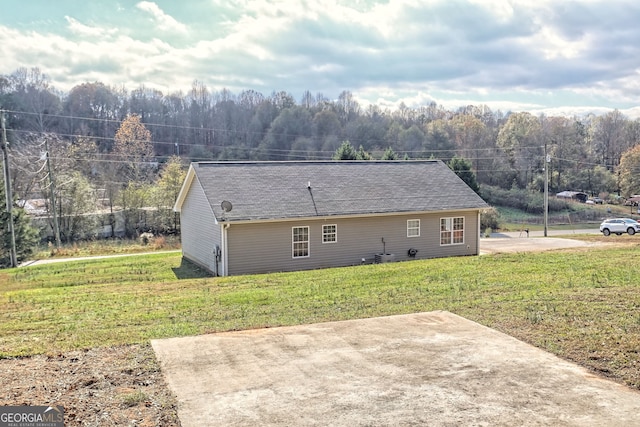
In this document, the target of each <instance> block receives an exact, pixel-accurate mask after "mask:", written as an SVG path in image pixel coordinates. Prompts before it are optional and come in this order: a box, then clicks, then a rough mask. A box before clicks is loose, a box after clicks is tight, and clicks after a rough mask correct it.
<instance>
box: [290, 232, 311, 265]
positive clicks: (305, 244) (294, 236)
mask: <svg viewBox="0 0 640 427" xmlns="http://www.w3.org/2000/svg"><path fill="white" fill-rule="evenodd" d="M291 253H292V256H293V258H305V257H308V256H309V227H293V228H292V229H291Z"/></svg>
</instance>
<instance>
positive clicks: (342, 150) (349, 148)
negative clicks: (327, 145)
mask: <svg viewBox="0 0 640 427" xmlns="http://www.w3.org/2000/svg"><path fill="white" fill-rule="evenodd" d="M357 159H358V153H356V150H355V148H353V145H351V143H350V142H349V141H344V142H343V143H342V145H341V146H340V147H338V149H337V150H336V152H335V153H334V154H333V160H357Z"/></svg>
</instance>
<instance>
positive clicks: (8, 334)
mask: <svg viewBox="0 0 640 427" xmlns="http://www.w3.org/2000/svg"><path fill="white" fill-rule="evenodd" d="M616 237H618V236H616ZM594 238H596V237H593V236H592V237H589V239H594ZM599 238H602V239H604V238H603V237H599ZM610 239H611V238H609V240H608V241H609V242H610V241H611V240H610ZM616 241H617V242H625V245H623V246H615V247H614V246H611V247H603V248H597V249H594V248H590V249H589V250H572V251H553V252H544V253H520V254H499V255H483V256H479V257H463V258H445V259H434V260H420V261H411V262H402V263H389V264H379V265H365V266H356V267H349V268H336V269H326V270H315V271H307V272H295V273H277V274H265V275H255V276H238V277H228V278H212V277H207V276H206V275H204V274H203V273H202V272H201V271H199V270H198V269H197V268H195V267H194V266H192V265H191V264H188V263H183V262H182V260H181V256H180V254H179V253H170V254H166V253H163V254H153V255H137V256H132V257H125V258H113V259H99V260H91V261H73V262H68V263H58V264H49V265H38V266H31V267H26V268H19V269H9V270H4V271H2V272H0V357H12V356H26V355H32V354H39V353H47V354H56V353H59V352H64V351H68V350H72V349H81V348H92V347H101V346H110V345H120V344H131V343H143V342H148V340H149V339H153V338H163V337H174V336H183V335H192V334H203V333H207V332H216V331H226V330H238V329H247V328H264V327H275V326H280V325H295V324H305V323H314V322H323V321H332V320H344V319H353V318H366V317H374V316H385V315H392V314H401V313H413V312H421V311H431V310H448V311H451V312H453V313H456V314H459V315H461V316H464V317H466V318H468V319H471V320H475V321H477V322H479V323H481V324H484V325H487V326H490V327H493V328H495V329H498V330H500V331H503V332H506V333H508V334H510V335H512V336H515V337H517V338H520V339H522V340H524V341H527V342H530V343H532V344H534V345H536V346H538V347H541V348H543V349H546V350H548V351H551V352H553V353H555V354H557V355H559V356H561V357H563V358H566V359H569V360H573V361H575V362H577V363H580V364H582V365H583V366H586V367H589V368H591V369H593V370H595V371H598V372H600V373H602V374H603V375H605V376H608V377H611V378H614V379H616V380H619V381H621V382H624V383H626V384H628V385H630V386H632V387H635V388H638V389H640V353H639V351H640V350H639V349H640V310H639V308H640V270H638V269H637V268H633V267H632V266H633V265H634V264H635V257H636V254H637V252H638V250H639V248H640V245H639V244H638V243H636V242H640V241H639V240H638V237H636V236H620V238H619V239H617V240H616Z"/></svg>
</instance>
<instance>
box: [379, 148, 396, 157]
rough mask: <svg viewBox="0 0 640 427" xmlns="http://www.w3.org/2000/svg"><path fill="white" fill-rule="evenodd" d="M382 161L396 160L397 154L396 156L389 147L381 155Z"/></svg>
mask: <svg viewBox="0 0 640 427" xmlns="http://www.w3.org/2000/svg"><path fill="white" fill-rule="evenodd" d="M382 160H398V154H396V152H395V151H393V148H391V147H389V148H387V149H386V150H385V152H384V154H383V155H382Z"/></svg>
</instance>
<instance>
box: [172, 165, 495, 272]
mask: <svg viewBox="0 0 640 427" xmlns="http://www.w3.org/2000/svg"><path fill="white" fill-rule="evenodd" d="M486 207H488V205H487V204H486V203H485V202H484V201H483V200H482V199H481V198H480V197H479V196H478V195H477V194H476V193H475V192H474V191H473V190H471V188H469V186H467V185H466V184H465V183H464V182H463V181H462V180H461V179H460V178H459V177H458V176H457V175H456V174H455V173H454V172H453V171H451V170H450V169H449V167H447V165H445V164H444V163H442V162H441V161H439V160H425V161H305V162H201V163H192V164H191V166H190V167H189V171H188V173H187V176H186V179H185V182H184V184H183V186H182V190H181V191H180V194H179V196H178V199H177V201H176V205H175V207H174V210H176V211H177V212H180V221H181V230H182V252H183V256H184V258H186V259H188V260H190V261H192V262H194V263H195V264H198V265H200V266H201V267H203V268H205V269H207V270H209V271H210V272H211V273H213V274H214V275H219V276H227V275H238V274H252V273H266V272H276V271H294V270H307V269H317V268H326V267H338V266H348V265H355V264H361V263H372V262H387V261H390V260H395V261H403V260H411V259H419V258H434V257H448V256H462V255H477V254H478V253H479V240H480V231H479V230H480V210H481V209H483V208H486Z"/></svg>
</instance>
